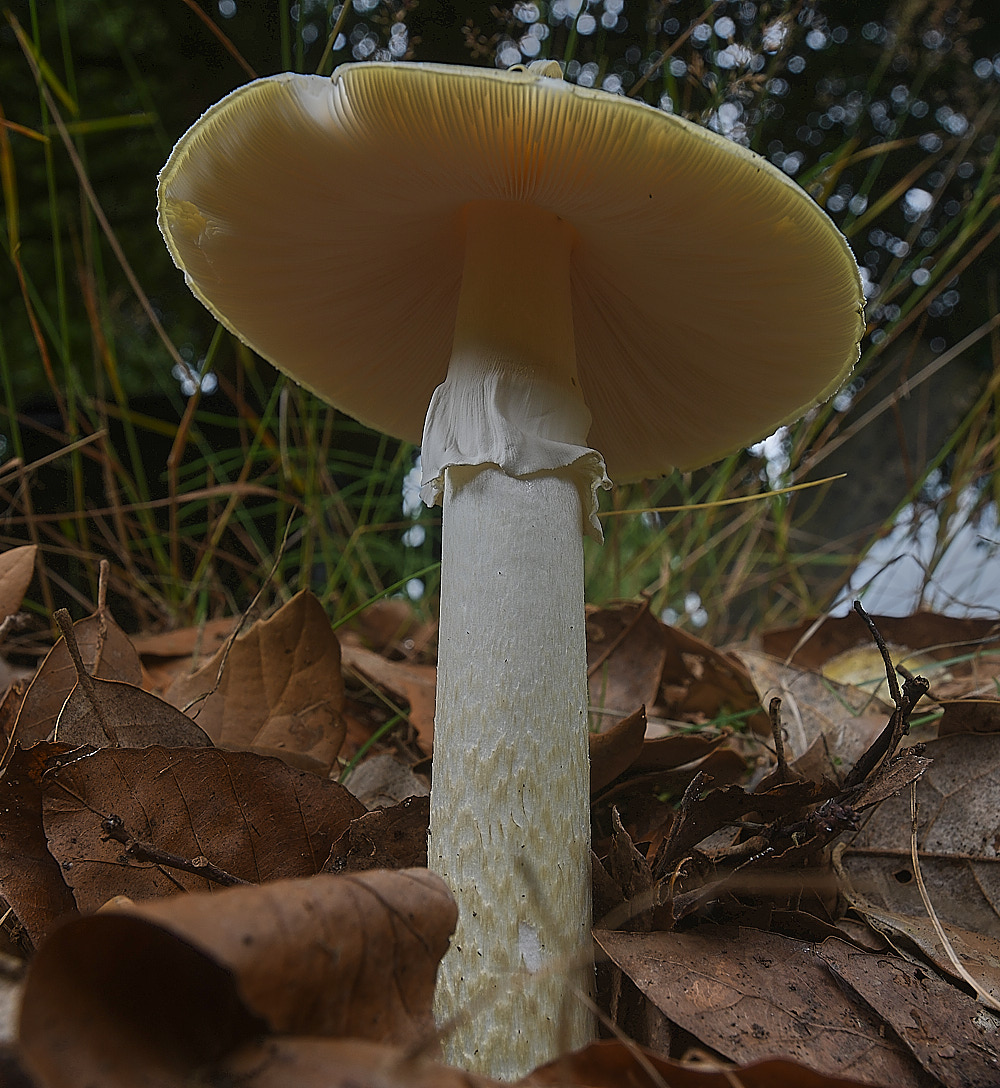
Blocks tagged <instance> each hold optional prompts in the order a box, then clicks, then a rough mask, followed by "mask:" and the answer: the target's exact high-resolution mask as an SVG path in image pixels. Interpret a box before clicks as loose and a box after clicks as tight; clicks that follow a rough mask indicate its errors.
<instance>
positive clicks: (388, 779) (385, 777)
mask: <svg viewBox="0 0 1000 1088" xmlns="http://www.w3.org/2000/svg"><path fill="white" fill-rule="evenodd" d="M343 781H344V783H345V785H347V787H348V789H349V790H350V791H351V793H353V794H354V796H355V797H356V798H357V799H358V800H359V801H360V802H361V803H362V804H363V805H364V806H365V808H367V809H374V808H391V807H392V806H393V805H398V804H399V802H400V801H405V800H406V799H407V798H408V797H426V796H427V795H428V794H429V793H430V792H431V788H430V783H429V782H428V780H427V778H426V777H425V776H424V775H421V774H417V772H416V771H414V769H413V768H412V767H411V766H410V765H409V764H408V763H403V762H402V760H399V759H397V758H396V757H395V756H393V755H390V754H389V753H388V752H384V753H382V754H381V755H377V756H369V758H368V759H365V760H363V761H362V762H361V763H359V764H358V766H357V767H355V768H354V770H353V771H351V774H350V776H349V777H348V778H345V779H343Z"/></svg>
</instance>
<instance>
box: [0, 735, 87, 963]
mask: <svg viewBox="0 0 1000 1088" xmlns="http://www.w3.org/2000/svg"><path fill="white" fill-rule="evenodd" d="M68 751H69V748H68V746H67V745H63V744H48V743H45V742H43V743H41V744H36V745H34V746H33V747H31V748H28V749H27V750H23V749H21V748H15V749H14V751H13V753H12V755H11V758H10V762H9V763H8V764H7V766H6V768H5V769H4V772H3V777H2V778H0V811H2V812H3V820H0V894H2V895H3V898H4V899H5V900H6V901H7V903H9V904H10V906H11V908H12V909H13V911H14V913H15V915H17V919H18V921H19V922H20V923H21V924H22V925H23V926H24V928H25V929H26V930H27V931H28V936H29V937H30V938H31V941H32V942H33V943H34V944H36V945H37V944H38V943H39V941H40V940H41V939H42V938H43V937H44V936H45V935H46V934H47V933H48V932H49V930H50V929H51V928H52V926H53V925H54V924H55V922H56V921H58V920H59V919H60V918H62V917H63V916H65V915H68V914H72V913H73V912H75V910H76V904H75V903H74V901H73V895H72V893H71V892H70V890H69V888H68V887H67V886H66V882H65V880H64V879H63V875H62V871H61V870H60V867H59V863H58V862H57V861H56V859H55V858H54V857H53V856H52V855H51V854H50V853H49V849H48V844H47V843H46V840H45V832H44V830H43V828H42V789H43V787H42V781H43V775H44V774H45V773H46V771H47V770H49V769H50V768H51V767H53V766H55V765H56V764H57V763H58V761H59V760H60V759H61V758H62V757H63V756H65V754H66V753H67V752H68Z"/></svg>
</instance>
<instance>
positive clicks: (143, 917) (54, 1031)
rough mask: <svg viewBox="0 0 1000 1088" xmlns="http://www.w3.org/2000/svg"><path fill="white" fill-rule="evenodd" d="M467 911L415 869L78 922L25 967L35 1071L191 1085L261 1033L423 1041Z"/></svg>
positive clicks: (25, 1038) (87, 1081) (126, 1087)
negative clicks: (443, 965)
mask: <svg viewBox="0 0 1000 1088" xmlns="http://www.w3.org/2000/svg"><path fill="white" fill-rule="evenodd" d="M455 917H456V911H455V906H454V902H453V900H452V899H451V896H450V895H449V894H448V892H447V890H446V889H445V886H444V884H443V883H442V881H441V880H440V879H439V878H437V877H435V876H433V875H432V874H430V873H428V872H427V871H426V870H412V871H403V872H398V873H385V872H375V873H368V874H361V875H350V876H326V875H320V876H315V877H311V878H308V879H306V880H295V881H278V882H276V883H271V884H267V885H263V886H261V887H252V888H231V889H228V890H227V891H225V892H222V893H220V894H218V895H212V896H209V895H202V894H194V893H193V894H189V895H182V896H176V897H174V898H172V899H164V900H155V901H153V902H150V903H147V904H144V905H140V906H137V907H134V908H132V909H130V910H128V911H106V912H101V913H100V914H94V915H91V916H89V917H85V918H79V919H76V920H74V921H72V922H70V923H68V924H67V925H65V926H63V927H61V928H60V929H58V930H57V931H56V932H55V933H53V935H52V937H51V938H50V939H49V940H48V941H47V942H46V943H45V944H44V945H43V946H42V948H41V949H40V950H39V951H38V953H37V954H36V956H35V958H34V960H33V961H32V964H31V967H30V969H29V973H28V979H27V982H26V985H25V991H24V1000H23V1005H22V1011H21V1024H20V1041H21V1048H22V1053H23V1055H24V1058H25V1064H26V1065H27V1067H28V1069H29V1071H30V1072H31V1073H32V1074H33V1075H35V1076H36V1077H38V1079H39V1080H40V1081H42V1082H43V1083H44V1084H45V1085H46V1088H85V1086H87V1085H100V1086H101V1088H135V1086H136V1085H140V1084H141V1085H156V1086H158V1088H159V1086H163V1088H166V1086H170V1085H173V1086H175V1088H181V1086H182V1085H188V1084H190V1083H192V1078H193V1076H194V1074H195V1072H196V1071H201V1070H203V1069H204V1067H205V1065H207V1064H208V1063H210V1062H218V1061H219V1060H220V1059H222V1058H223V1057H224V1056H225V1055H226V1054H227V1053H229V1052H230V1051H231V1050H233V1049H234V1048H235V1047H237V1046H238V1045H240V1044H242V1043H247V1042H250V1041H251V1040H252V1039H253V1038H255V1037H256V1036H258V1035H259V1034H260V1032H261V1030H262V1029H264V1028H268V1029H270V1030H271V1031H275V1032H279V1033H282V1034H302V1035H314V1036H333V1037H347V1038H353V1039H366V1040H370V1041H375V1042H389V1043H393V1044H395V1045H399V1046H411V1045H413V1044H418V1043H422V1042H426V1041H428V1040H429V1039H431V1038H432V1037H433V1033H434V1026H433V1017H432V1014H431V997H432V994H433V987H434V975H435V971H436V968H437V964H438V961H439V960H440V958H441V956H442V955H443V953H444V951H445V949H446V948H447V946H448V938H449V935H450V933H451V930H452V928H453V927H454V923H455ZM244 1072H246V1069H245V1068H244ZM327 1072H328V1074H329V1070H328V1071H327ZM185 1076H186V1077H187V1078H188V1079H186V1080H185V1079H179V1078H183V1077H185ZM251 1083H252V1082H251ZM265 1083H278V1082H275V1081H270V1082H265ZM284 1083H285V1084H296V1083H298V1081H297V1080H296V1079H295V1078H294V1077H293V1078H292V1079H291V1080H290V1081H289V1080H286V1081H285V1082H284ZM325 1083H327V1084H329V1081H326V1082H325ZM362 1083H363V1082H362Z"/></svg>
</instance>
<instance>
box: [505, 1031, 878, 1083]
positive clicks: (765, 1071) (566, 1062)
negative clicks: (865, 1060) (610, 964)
mask: <svg viewBox="0 0 1000 1088" xmlns="http://www.w3.org/2000/svg"><path fill="white" fill-rule="evenodd" d="M517 1085H518V1088H542V1086H543V1085H553V1086H555V1088H567V1086H572V1085H581V1086H582V1085H586V1088H626V1086H627V1088H859V1086H860V1085H861V1082H860V1081H857V1080H847V1079H846V1078H844V1077H828V1076H825V1075H824V1074H822V1073H817V1072H815V1071H814V1070H812V1069H808V1068H806V1066H804V1065H799V1064H798V1063H797V1062H792V1061H786V1060H784V1059H781V1058H775V1059H771V1060H770V1061H763V1062H753V1063H752V1064H750V1065H741V1066H731V1065H723V1064H722V1063H721V1062H720V1063H715V1062H711V1061H705V1060H702V1061H699V1062H679V1061H672V1060H671V1059H670V1058H664V1057H663V1056H662V1055H660V1054H656V1053H654V1052H653V1051H652V1050H647V1049H646V1048H645V1047H641V1046H637V1045H636V1044H635V1043H620V1042H618V1041H617V1040H616V1041H611V1040H606V1041H603V1042H599V1043H591V1045H590V1046H588V1047H584V1048H583V1050H577V1051H575V1052H574V1053H572V1054H567V1055H565V1056H564V1057H561V1058H557V1059H556V1060H555V1061H552V1062H549V1063H548V1064H547V1065H543V1066H541V1067H540V1068H539V1069H536V1070H535V1071H534V1072H533V1073H531V1074H529V1075H528V1076H527V1077H525V1078H524V1080H520V1081H518V1082H517Z"/></svg>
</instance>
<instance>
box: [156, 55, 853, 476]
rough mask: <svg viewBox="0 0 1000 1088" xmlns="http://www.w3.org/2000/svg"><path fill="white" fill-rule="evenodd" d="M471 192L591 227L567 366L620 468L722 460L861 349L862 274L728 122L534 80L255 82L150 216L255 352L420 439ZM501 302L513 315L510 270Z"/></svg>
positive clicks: (463, 71) (375, 67)
mask: <svg viewBox="0 0 1000 1088" xmlns="http://www.w3.org/2000/svg"><path fill="white" fill-rule="evenodd" d="M480 200H489V201H497V200H500V201H513V202H526V203H533V204H535V205H538V206H539V207H542V208H545V209H548V210H549V211H551V212H553V213H554V214H556V215H557V216H559V217H560V218H562V219H565V220H566V221H568V222H569V223H570V224H571V225H572V227H573V228H574V230H575V232H576V239H575V243H574V247H573V252H572V260H571V277H572V304H573V323H574V334H575V339H576V353H577V367H578V372H579V379H580V385H581V388H582V391H583V395H584V399H585V400H586V403H587V405H588V407H589V409H590V411H591V414H592V416H593V424H592V427H591V431H590V435H589V442H590V444H591V445H592V446H593V447H594V448H595V449H597V450H599V451H600V452H601V453H602V454H603V455H604V458H605V461H606V463H607V466H608V470H609V472H610V473H611V475H612V477H613V478H615V479H618V480H629V479H643V478H647V477H651V476H657V475H662V474H664V473H666V472H668V471H670V470H671V468H673V467H679V468H693V467H695V466H698V465H702V464H707V463H708V462H710V461H712V460H715V459H717V458H719V457H721V456H724V455H725V454H727V453H729V452H730V451H732V450H734V449H737V448H738V447H740V446H742V445H746V444H748V443H750V442H752V441H754V440H756V439H757V438H760V437H761V436H763V435H764V434H767V433H769V432H770V431H772V430H773V429H774V428H775V427H776V426H778V425H780V424H781V423H785V422H788V421H790V420H792V419H795V418H797V417H798V416H800V415H801V414H802V413H803V412H804V411H805V410H806V409H807V408H808V407H809V406H811V405H812V404H814V403H816V402H817V401H819V400H822V399H824V398H825V397H827V396H829V395H831V394H832V393H833V392H834V391H835V390H836V389H837V388H838V386H839V385H840V384H841V383H842V382H843V380H844V378H845V377H846V376H847V374H848V373H849V372H850V370H851V368H852V367H853V365H854V364H855V363H856V362H857V360H858V356H859V352H858V344H859V341H860V339H861V335H862V332H863V329H864V323H863V318H862V308H863V304H864V297H863V293H862V288H861V280H860V276H859V274H858V268H857V265H856V263H855V260H854V257H853V255H852V254H851V250H850V248H849V247H848V245H847V242H846V240H845V239H844V237H843V236H842V235H841V234H840V232H839V231H838V230H837V229H836V228H835V227H834V225H833V223H832V222H831V221H830V219H829V218H828V217H827V216H826V214H825V213H824V212H823V211H822V210H821V209H820V208H819V207H818V206H817V205H816V204H815V203H814V202H813V201H812V200H811V199H810V198H809V197H808V196H807V195H806V193H804V192H803V191H802V190H801V189H800V188H799V187H798V186H797V185H795V184H794V183H793V182H792V181H790V180H789V179H788V178H787V177H786V176H785V175H784V174H783V173H782V172H781V171H780V170H778V169H777V168H776V167H774V166H772V165H771V164H770V163H768V162H767V161H766V160H765V159H763V158H761V157H759V156H758V155H755V154H753V153H752V152H750V151H747V150H746V149H744V148H742V147H740V146H739V145H737V144H734V143H732V142H730V141H728V140H726V139H725V138H723V137H722V136H719V135H717V134H716V133H713V132H711V131H708V130H707V129H704V128H700V127H698V126H697V125H694V124H691V123H690V122H687V121H684V120H682V119H681V118H678V117H675V116H673V115H671V114H667V113H664V112H662V111H660V110H657V109H654V108H652V107H650V106H647V105H645V104H643V103H640V102H636V101H633V100H631V99H628V98H624V97H621V96H617V95H612V94H608V93H605V92H602V91H596V90H590V89H587V88H583V87H578V86H574V85H572V84H569V83H565V82H563V81H562V80H560V79H553V78H548V77H546V76H543V75H540V74H538V73H537V72H535V71H507V72H502V71H496V70H491V69H481V68H468V67H458V66H448V65H435V64H405V63H364V64H349V65H344V66H343V67H341V68H338V69H337V70H336V71H335V72H334V73H333V76H332V77H331V78H330V79H327V78H324V77H321V76H307V75H295V74H285V75H279V76H274V77H270V78H266V79H260V80H257V81H255V82H253V83H249V84H247V85H246V86H243V87H240V88H238V89H237V90H236V91H234V92H233V93H232V94H230V95H229V96H228V97H226V98H225V99H223V100H222V101H221V102H219V103H218V104H217V105H215V106H213V107H212V108H211V109H210V110H208V111H207V112H206V113H205V114H204V116H203V117H202V118H201V119H200V120H199V121H197V122H196V123H195V124H194V125H193V126H192V128H191V129H190V130H189V131H188V132H187V133H186V134H185V135H184V136H183V137H182V138H181V139H180V141H179V142H178V143H177V146H176V147H175V148H174V150H173V152H172V154H171V156H170V158H169V160H168V161H167V164H166V165H165V166H164V168H163V170H162V172H161V173H160V178H159V225H160V230H161V231H162V233H163V236H164V238H165V239H166V242H167V246H168V247H169V249H170V252H171V254H172V256H173V259H174V261H175V263H176V264H177V265H178V267H179V268H181V269H182V270H183V271H184V273H185V277H186V279H187V282H188V284H189V286H190V287H191V290H192V291H193V292H194V293H195V295H197V297H198V298H199V299H201V301H202V302H203V303H204V304H205V305H206V306H207V307H208V308H209V310H211V311H212V313H213V314H214V315H215V316H216V317H217V318H218V319H219V320H220V321H221V322H222V323H223V324H224V325H225V326H226V327H227V328H228V329H230V330H231V331H232V332H233V333H235V334H236V335H237V336H238V337H239V338H240V339H241V340H243V341H245V342H246V343H247V344H248V345H249V346H250V347H252V348H253V349H254V350H255V351H256V352H258V353H259V354H260V355H262V356H263V357H264V358H265V359H267V360H269V361H270V362H271V363H273V364H274V365H275V366H276V367H278V369H280V370H282V371H284V372H285V373H286V374H288V375H290V376H291V377H292V378H294V379H295V380H296V381H298V382H301V383H302V384H303V385H304V386H306V387H307V388H309V389H311V390H312V391H313V392H315V393H316V394H318V395H319V396H320V397H322V398H324V399H325V400H327V401H329V402H330V403H331V404H334V405H335V406H337V407H338V408H340V409H341V410H342V411H344V412H346V413H347V414H348V415H351V416H353V417H354V418H356V419H358V420H359V421H361V422H363V423H366V424H368V425H370V426H372V427H374V428H376V429H378V430H381V431H384V432H387V433H389V434H392V435H395V436H397V437H399V438H402V439H405V440H407V441H410V442H419V441H420V435H421V428H422V424H423V420H424V413H425V411H426V409H427V405H428V402H429V400H430V397H431V393H432V392H433V390H434V389H435V387H436V386H437V385H439V384H440V383H441V382H442V381H443V380H444V378H445V375H446V373H447V369H448V361H449V357H450V353H451V347H452V334H453V331H454V325H455V317H456V313H457V308H458V296H459V286H460V280H461V274H462V262H463V248H462V233H461V209H462V207H463V206H464V205H466V204H468V203H470V202H472V201H480ZM504 304H505V305H507V306H508V307H509V310H510V319H511V321H517V313H518V284H517V283H511V284H510V293H509V299H507V300H505V301H504Z"/></svg>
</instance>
